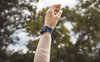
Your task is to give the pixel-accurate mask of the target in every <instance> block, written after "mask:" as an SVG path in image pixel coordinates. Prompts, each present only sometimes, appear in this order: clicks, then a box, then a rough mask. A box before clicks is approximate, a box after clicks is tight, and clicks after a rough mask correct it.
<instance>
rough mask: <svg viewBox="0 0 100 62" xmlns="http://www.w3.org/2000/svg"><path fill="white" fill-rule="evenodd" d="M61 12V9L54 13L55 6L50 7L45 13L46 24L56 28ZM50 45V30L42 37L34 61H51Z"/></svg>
mask: <svg viewBox="0 0 100 62" xmlns="http://www.w3.org/2000/svg"><path fill="white" fill-rule="evenodd" d="M61 14H62V11H59V12H58V13H57V15H54V8H53V7H50V8H49V9H48V11H47V13H46V15H45V24H44V26H49V27H51V28H52V29H54V28H55V26H56V24H57V23H58V20H59V18H60V16H61ZM50 47H51V34H50V33H49V32H45V33H43V34H42V35H41V37H40V40H39V44H38V47H37V49H36V54H35V57H34V62H49V59H50Z"/></svg>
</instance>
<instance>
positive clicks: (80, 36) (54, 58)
mask: <svg viewBox="0 0 100 62" xmlns="http://www.w3.org/2000/svg"><path fill="white" fill-rule="evenodd" d="M77 1H78V2H79V3H78V4H77V5H76V6H75V8H69V7H68V6H66V7H64V8H62V10H63V14H62V17H61V19H60V21H59V23H58V24H57V27H56V28H55V30H54V31H53V35H52V45H51V57H50V62H100V59H99V57H100V21H99V20H100V1H99V0H77ZM32 2H34V4H36V3H37V2H38V1H31V0H30V1H29V2H26V1H24V0H23V2H22V0H8V1H6V0H0V62H33V58H34V54H35V51H36V47H37V44H38V41H39V39H36V40H34V41H33V40H30V41H28V44H27V45H26V47H27V48H28V51H27V53H22V51H18V52H13V51H7V46H8V45H9V44H12V43H14V41H13V39H12V38H11V37H10V36H11V35H12V34H13V33H14V32H15V31H16V30H17V29H23V28H25V29H26V30H27V32H28V33H29V35H31V36H33V38H34V37H39V35H40V34H39V32H40V29H41V27H42V26H43V22H44V16H45V13H46V10H47V8H45V9H42V10H41V11H39V12H38V13H37V12H36V10H37V8H36V6H35V5H34V6H32V5H31V3H32ZM23 10H28V11H29V12H30V13H31V15H27V14H26V15H25V14H24V15H25V16H23ZM66 22H69V23H70V24H71V25H72V26H73V28H72V30H71V31H69V30H68V29H67V28H66V27H65V25H64V23H66ZM71 32H73V34H72V36H77V41H76V43H73V42H74V40H73V41H72V40H71V39H70V38H71V35H70V33H71Z"/></svg>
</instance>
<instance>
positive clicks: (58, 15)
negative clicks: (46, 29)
mask: <svg viewBox="0 0 100 62" xmlns="http://www.w3.org/2000/svg"><path fill="white" fill-rule="evenodd" d="M62 13H63V11H62V10H60V11H59V12H58V13H57V17H58V18H60V17H61V15H62Z"/></svg>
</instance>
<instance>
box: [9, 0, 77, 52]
mask: <svg viewBox="0 0 100 62" xmlns="http://www.w3.org/2000/svg"><path fill="white" fill-rule="evenodd" d="M77 3H78V2H77V1H76V0H41V1H40V2H38V3H37V4H36V6H37V9H38V10H37V11H39V10H41V9H42V8H46V7H48V6H51V5H53V4H61V5H62V7H65V6H69V7H70V8H74V7H75V5H76V4H77ZM64 25H65V27H66V28H67V29H68V30H69V31H70V34H69V35H70V36H71V40H72V41H73V43H75V41H76V40H77V37H78V36H73V34H74V33H73V32H72V31H71V29H72V28H73V27H72V24H71V23H70V22H66V23H65V24H64ZM27 35H28V33H25V30H24V29H22V30H17V31H15V33H14V34H13V35H12V36H11V37H13V38H14V37H16V36H17V37H19V38H20V39H19V41H18V42H17V43H16V44H14V45H12V44H11V45H9V47H8V50H14V51H18V50H23V52H24V53H26V52H27V50H28V49H27V48H26V46H25V45H27V43H28V40H30V39H36V38H33V37H28V36H27ZM15 42H16V40H15Z"/></svg>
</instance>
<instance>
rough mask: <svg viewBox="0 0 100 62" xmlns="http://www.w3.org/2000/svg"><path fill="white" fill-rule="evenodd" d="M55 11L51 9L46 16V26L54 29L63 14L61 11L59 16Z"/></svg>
mask: <svg viewBox="0 0 100 62" xmlns="http://www.w3.org/2000/svg"><path fill="white" fill-rule="evenodd" d="M54 13H55V11H54V7H53V6H52V7H50V8H49V9H48V10H47V12H46V15H45V24H44V25H45V26H49V27H51V28H52V29H54V28H55V26H56V25H57V23H58V21H59V19H60V17H61V14H62V10H60V11H59V12H58V13H57V14H54Z"/></svg>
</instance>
